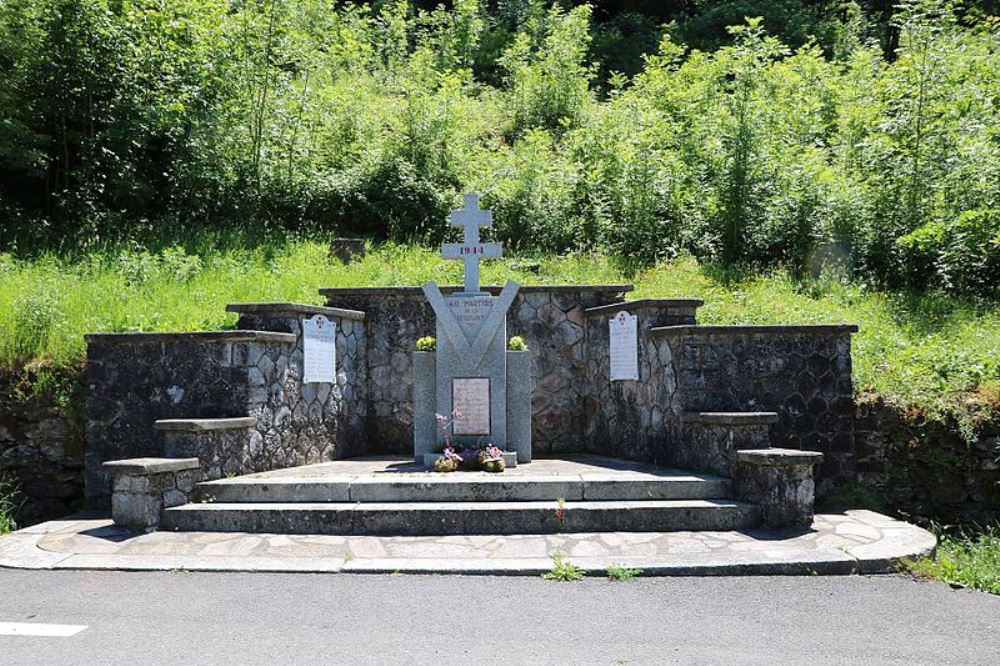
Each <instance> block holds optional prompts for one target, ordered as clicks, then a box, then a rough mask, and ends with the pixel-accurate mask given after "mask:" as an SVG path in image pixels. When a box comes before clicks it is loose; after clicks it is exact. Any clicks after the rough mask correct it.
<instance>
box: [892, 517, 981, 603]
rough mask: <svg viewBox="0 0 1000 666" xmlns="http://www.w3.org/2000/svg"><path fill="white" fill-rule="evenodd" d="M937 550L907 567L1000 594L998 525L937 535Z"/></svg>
mask: <svg viewBox="0 0 1000 666" xmlns="http://www.w3.org/2000/svg"><path fill="white" fill-rule="evenodd" d="M938 538H939V543H938V548H937V553H936V555H935V556H934V557H928V558H925V559H922V560H917V561H914V562H908V563H907V564H906V566H907V568H908V569H909V570H910V571H911V572H913V573H914V574H916V575H918V576H922V577H926V578H936V579H938V580H941V581H943V582H945V583H948V584H950V585H956V586H960V587H971V588H974V589H977V590H984V591H986V592H992V593H993V594H1000V527H997V526H993V527H987V528H985V529H982V530H968V529H966V530H958V531H956V532H955V533H954V534H949V533H942V534H939V536H938Z"/></svg>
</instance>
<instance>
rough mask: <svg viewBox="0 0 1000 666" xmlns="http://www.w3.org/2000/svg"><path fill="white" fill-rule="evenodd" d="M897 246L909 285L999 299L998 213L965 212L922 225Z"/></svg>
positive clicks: (903, 238) (994, 211)
mask: <svg viewBox="0 0 1000 666" xmlns="http://www.w3.org/2000/svg"><path fill="white" fill-rule="evenodd" d="M897 243H898V244H899V246H900V248H901V250H902V252H903V261H904V265H905V266H906V269H907V272H908V278H909V282H910V284H913V285H915V286H919V287H927V286H930V285H932V284H933V285H935V286H940V287H943V288H945V289H947V290H948V291H951V292H952V293H955V294H963V293H964V294H975V295H979V296H985V297H988V298H1000V211H997V210H995V209H980V210H970V211H966V212H964V213H962V214H961V215H959V216H958V217H957V218H955V219H954V220H952V221H950V222H947V223H937V222H931V223H928V224H925V225H923V226H921V227H920V228H918V229H916V230H915V231H913V232H911V233H909V234H907V235H905V236H901V237H900V238H899V239H898V241H897Z"/></svg>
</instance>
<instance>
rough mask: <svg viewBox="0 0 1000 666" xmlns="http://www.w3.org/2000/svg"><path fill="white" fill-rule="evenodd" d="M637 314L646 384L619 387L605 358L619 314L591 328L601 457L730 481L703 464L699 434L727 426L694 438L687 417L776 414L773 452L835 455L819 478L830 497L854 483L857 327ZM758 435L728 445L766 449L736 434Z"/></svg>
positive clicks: (648, 310) (592, 420)
mask: <svg viewBox="0 0 1000 666" xmlns="http://www.w3.org/2000/svg"><path fill="white" fill-rule="evenodd" d="M632 310H634V311H635V313H636V315H637V317H638V324H639V340H638V354H639V381H616V382H610V381H609V370H608V359H607V354H606V352H605V351H604V350H606V349H607V345H608V335H609V334H608V331H607V319H608V318H609V313H610V310H608V311H601V310H598V311H595V321H594V323H592V324H591V325H590V326H589V327H588V347H589V349H590V351H589V362H588V373H589V376H590V378H591V383H592V385H593V391H592V392H591V393H590V394H589V396H588V398H587V409H586V413H587V426H586V427H587V439H588V442H589V443H590V447H591V448H592V450H595V451H598V452H602V453H607V454H610V455H615V456H620V457H624V458H629V459H633V460H645V461H652V462H656V463H660V464H669V465H677V466H684V467H694V468H702V469H709V468H711V471H717V472H721V473H725V472H726V469H727V466H726V464H725V461H724V460H723V461H722V462H721V464H720V465H716V466H715V467H712V465H711V461H709V460H707V459H706V460H702V458H706V455H707V454H705V451H704V450H703V449H704V447H703V446H702V445H703V441H702V439H703V438H701V439H700V438H698V437H694V436H692V433H691V432H690V430H691V429H692V428H701V429H703V430H706V431H709V430H719V428H721V427H723V426H719V425H718V424H712V423H709V424H704V423H697V424H695V423H688V424H687V428H688V431H687V432H686V431H685V422H684V416H685V415H686V414H690V413H691V412H741V413H759V412H765V411H768V412H776V413H777V415H778V418H777V422H776V423H774V424H773V425H770V426H769V427H770V435H769V440H770V443H771V445H772V446H778V447H788V448H792V449H805V450H811V451H820V452H822V453H824V454H826V455H825V457H824V462H823V464H822V466H821V467H820V469H819V470H818V472H817V478H818V479H819V480H820V483H821V489H826V488H829V487H831V486H832V485H834V484H837V483H841V482H843V481H845V480H848V479H851V478H853V476H852V475H853V466H852V465H853V450H854V439H853V387H852V384H851V357H850V334H851V333H852V332H853V331H854V330H856V328H855V327H852V326H696V325H685V324H689V323H690V322H678V321H673V322H667V325H663V324H660V323H659V321H662V320H663V319H665V318H667V317H669V316H670V310H669V307H668V304H667V303H664V304H662V305H661V306H660V308H659V309H658V308H657V307H655V305H654V304H652V303H650V304H649V305H647V306H645V307H642V306H640V307H635V306H632V305H631V304H629V311H630V312H631V311H632ZM692 314H693V313H692ZM674 316H677V315H676V314H675V315H674ZM747 415H748V416H749V414H747ZM689 421H690V419H689ZM748 427H750V426H743V425H740V426H733V425H726V426H725V428H727V429H728V431H733V432H728V431H727V432H728V434H727V437H731V438H735V439H739V438H743V439H747V440H748V441H756V440H758V439H760V437H758V436H757V435H759V433H756V432H754V433H750V434H752V435H754V437H743V435H745V434H746V433H741V432H735V430H736V429H742V430H747V428H748ZM715 434H716V435H719V434H720V433H718V432H716V433H715ZM696 447H697V448H698V450H694V449H695V448H696ZM716 453H720V452H716ZM716 457H717V458H718V457H719V456H716ZM698 463H702V464H698ZM716 467H722V469H716Z"/></svg>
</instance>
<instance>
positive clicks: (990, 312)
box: [0, 241, 1000, 410]
mask: <svg viewBox="0 0 1000 666" xmlns="http://www.w3.org/2000/svg"><path fill="white" fill-rule="evenodd" d="M461 270H462V264H461V262H456V261H447V260H444V259H442V258H441V257H440V254H439V253H438V252H437V251H434V250H429V249H425V248H421V247H414V246H409V247H408V246H397V245H392V244H389V245H385V246H382V247H379V248H377V249H376V250H375V251H374V252H372V253H370V254H369V256H368V257H367V258H365V259H364V260H363V261H360V262H355V263H351V264H349V265H343V264H341V263H340V262H339V261H337V260H330V259H329V258H328V257H327V248H326V246H325V245H323V244H321V243H318V242H314V241H297V242H290V243H287V244H285V245H283V246H277V245H271V246H267V247H264V248H258V249H255V250H230V251H226V252H219V251H204V252H203V253H202V254H200V255H189V254H186V253H185V252H184V251H183V250H182V249H180V248H173V249H170V250H167V251H164V252H161V253H156V254H152V253H149V252H145V251H137V252H124V253H119V254H93V255H90V256H88V257H86V258H84V259H81V260H77V261H73V262H69V261H64V260H60V259H57V258H54V257H45V258H41V259H36V260H33V261H26V260H16V259H13V258H11V257H9V256H8V257H4V256H2V255H0V279H2V281H3V284H4V286H5V288H4V289H3V290H0V365H3V366H7V367H18V366H22V365H28V366H29V368H31V369H33V370H34V371H36V372H37V371H41V374H42V377H43V378H44V377H45V376H46V373H52V372H55V373H56V374H60V375H63V376H65V375H66V374H67V373H68V374H69V375H70V376H76V375H77V373H78V370H76V369H75V368H79V365H80V362H81V361H82V359H83V357H84V353H85V345H84V340H83V335H84V334H85V333H88V332H93V331H162V330H180V331H189V330H201V329H218V328H225V327H231V326H233V325H234V324H235V315H233V314H227V313H226V312H225V305H226V303H231V302H237V301H262V300H276V301H298V302H304V303H322V299H321V297H320V296H319V294H318V291H317V290H318V289H319V288H320V287H336V286H354V285H372V286H379V285H398V284H410V285H416V284H420V283H422V282H424V281H426V280H428V279H434V280H436V281H438V282H439V283H442V284H460V283H461V281H462V278H461ZM507 278H513V279H516V280H518V281H520V282H521V283H523V284H558V283H620V282H630V281H631V282H634V283H635V285H636V290H635V292H634V293H633V294H631V295H630V297H631V298H641V297H659V296H663V297H700V298H704V299H705V301H706V304H705V306H704V307H703V308H702V309H701V310H700V311H699V319H700V320H701V321H702V322H704V323H835V322H855V323H858V324H860V326H861V331H860V332H859V333H858V334H857V335H856V336H855V340H854V359H855V365H854V368H855V375H856V381H857V386H858V388H859V390H862V389H873V390H876V391H878V392H880V393H882V394H884V395H887V396H899V397H902V398H905V399H906V400H907V401H909V402H915V403H917V404H920V405H922V406H924V407H926V408H928V409H932V410H934V409H940V408H942V407H944V406H946V405H945V401H946V400H947V399H948V398H949V396H952V395H954V394H956V393H964V392H969V391H974V390H976V389H977V388H981V387H985V388H986V389H987V390H989V389H990V386H991V382H996V381H997V380H1000V356H998V355H997V354H996V350H997V349H1000V312H998V311H997V310H996V309H993V308H984V307H982V306H980V305H977V304H976V303H975V302H972V301H968V302H966V301H962V300H961V299H956V298H952V297H948V296H945V295H943V294H940V293H931V294H928V295H925V296H921V297H915V296H914V297H901V296H897V295H893V294H889V293H882V292H872V291H864V290H862V289H861V288H859V287H858V286H856V285H852V284H849V283H843V282H837V281H834V280H830V279H827V280H794V279H792V278H790V277H789V276H788V274H787V273H785V272H783V271H776V272H774V273H771V274H768V275H764V276H757V277H754V276H746V277H741V276H739V275H733V274H728V275H727V274H723V273H720V272H719V271H717V270H715V269H711V268H705V267H700V266H699V265H698V263H697V261H696V260H694V259H693V258H682V259H679V260H677V261H674V262H669V263H667V262H663V263H660V264H658V265H656V266H653V267H650V268H647V269H643V270H641V271H639V272H638V273H635V274H632V273H628V272H623V270H622V269H621V267H620V265H619V264H618V263H617V262H614V261H612V260H610V259H609V258H607V257H606V256H603V255H585V254H580V255H573V256H566V257H543V258H537V259H536V258H529V257H508V258H505V259H504V260H502V261H496V262H485V263H484V265H483V281H484V283H492V284H498V283H502V282H503V281H504V280H506V279H507ZM993 390H996V389H995V388H994V389H993Z"/></svg>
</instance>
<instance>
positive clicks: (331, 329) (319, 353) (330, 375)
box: [302, 314, 337, 384]
mask: <svg viewBox="0 0 1000 666" xmlns="http://www.w3.org/2000/svg"><path fill="white" fill-rule="evenodd" d="M302 347H303V361H302V366H303V367H302V381H303V383H305V384H332V383H334V381H335V378H336V374H337V324H336V323H335V322H332V321H330V320H329V319H327V318H326V317H324V316H323V315H319V314H318V315H316V316H314V317H311V318H309V319H303V320H302Z"/></svg>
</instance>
